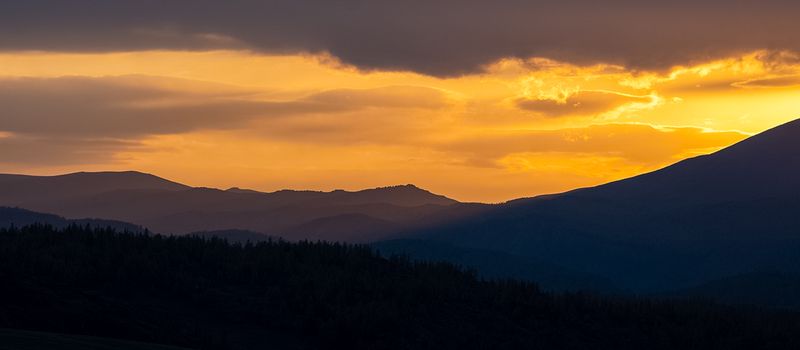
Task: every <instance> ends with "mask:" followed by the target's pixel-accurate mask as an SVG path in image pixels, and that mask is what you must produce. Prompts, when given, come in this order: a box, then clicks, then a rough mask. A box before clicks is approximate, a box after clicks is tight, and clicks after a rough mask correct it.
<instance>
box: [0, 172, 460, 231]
mask: <svg viewBox="0 0 800 350" xmlns="http://www.w3.org/2000/svg"><path fill="white" fill-rule="evenodd" d="M0 205H6V206H15V207H22V208H27V209H31V210H35V211H42V212H50V213H55V214H58V215H62V216H65V217H70V218H75V217H102V218H107V219H113V220H120V221H126V222H134V223H136V224H140V225H143V226H145V227H148V228H150V229H151V230H153V231H155V232H162V233H175V234H185V233H191V232H197V231H218V230H231V229H238V230H248V231H254V232H258V233H263V234H268V235H271V236H281V237H284V238H286V239H292V240H298V239H324V240H346V241H351V242H366V241H374V240H380V239H385V238H387V237H391V236H392V235H393V234H394V233H396V232H398V231H400V230H402V229H408V228H410V227H412V226H418V225H420V224H422V223H427V222H438V221H437V220H440V219H438V218H440V217H441V218H442V220H444V219H450V218H453V217H460V216H461V215H462V214H460V213H461V212H462V210H461V209H460V208H461V207H462V206H461V205H459V203H458V202H456V201H454V200H452V199H449V198H446V197H444V196H440V195H436V194H433V193H430V192H428V191H426V190H423V189H420V188H417V187H415V186H413V185H403V186H393V187H383V188H376V189H369V190H363V191H356V192H350V191H343V190H336V191H331V192H319V191H292V190H283V191H277V192H271V193H264V192H258V191H253V190H245V189H240V188H231V189H228V190H219V189H213V188H201V187H198V188H193V187H189V186H186V185H182V184H178V183H175V182H172V181H169V180H165V179H162V178H159V177H156V176H153V175H149V174H143V173H137V172H119V173H113V172H104V173H75V174H68V175H61V176H25V175H0ZM463 207H464V210H463V212H464V213H465V214H467V213H471V212H473V211H474V208H475V205H464V206H463ZM440 214H441V215H440Z"/></svg>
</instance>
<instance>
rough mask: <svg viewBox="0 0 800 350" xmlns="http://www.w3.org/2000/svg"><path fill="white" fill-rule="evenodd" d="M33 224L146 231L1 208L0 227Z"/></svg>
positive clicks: (113, 222) (126, 225)
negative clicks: (74, 225)
mask: <svg viewBox="0 0 800 350" xmlns="http://www.w3.org/2000/svg"><path fill="white" fill-rule="evenodd" d="M32 224H44V225H50V226H53V227H56V228H63V227H67V226H69V225H71V224H76V225H80V226H86V225H89V226H92V227H98V228H109V227H110V228H113V229H116V230H120V231H128V232H142V231H144V229H143V228H142V227H140V226H138V225H134V224H129V223H127V222H122V221H116V220H104V219H71V220H70V219H65V218H63V217H60V216H58V215H53V214H44V213H37V212H34V211H30V210H25V209H21V208H9V207H0V227H2V228H7V227H11V226H16V227H22V226H28V225H32Z"/></svg>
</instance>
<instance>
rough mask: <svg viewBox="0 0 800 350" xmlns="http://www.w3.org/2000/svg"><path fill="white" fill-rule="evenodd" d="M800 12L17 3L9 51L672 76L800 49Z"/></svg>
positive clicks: (618, 3) (714, 2)
mask: <svg viewBox="0 0 800 350" xmlns="http://www.w3.org/2000/svg"><path fill="white" fill-rule="evenodd" d="M798 12H800V3H798V2H797V1H794V0H741V1H729V0H673V1H643V0H608V1H593V0H560V1H545V0H498V1H486V0H408V1H396V0H227V1H218V0H137V1H106V0H70V1H63V0H7V1H2V2H0V49H5V50H60V51H64V50H66V51H115V50H140V49H209V48H249V49H253V50H257V51H262V52H271V53H298V52H305V53H321V52H330V53H331V54H333V55H334V56H335V57H338V58H339V59H341V60H342V61H343V62H344V63H347V64H352V65H355V66H358V67H360V68H364V69H393V70H413V71H417V72H423V73H428V74H433V75H458V74H463V73H470V72H476V71H479V70H480V68H481V66H482V65H484V64H486V63H490V62H492V61H494V60H496V59H498V58H502V57H520V58H527V57H532V56H540V57H548V58H553V59H558V60H565V61H569V62H573V63H578V64H584V63H596V62H606V63H614V64H622V65H626V66H629V67H632V68H637V69H663V68H668V67H670V66H672V65H675V64H686V63H690V62H695V61H704V60H708V59H712V58H718V57H722V56H726V55H731V54H737V53H742V52H745V51H751V50H756V49H772V50H789V51H798V50H799V49H800V41H798V40H797V35H796V33H798V32H800V21H797V13H798Z"/></svg>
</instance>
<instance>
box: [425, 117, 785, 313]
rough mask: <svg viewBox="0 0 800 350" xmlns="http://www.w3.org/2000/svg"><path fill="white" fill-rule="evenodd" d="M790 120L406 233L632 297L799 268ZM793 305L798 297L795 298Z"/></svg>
mask: <svg viewBox="0 0 800 350" xmlns="http://www.w3.org/2000/svg"><path fill="white" fill-rule="evenodd" d="M798 213H800V121H793V122H790V123H787V124H784V125H782V126H779V127H776V128H773V129H770V130H768V131H765V132H764V133H761V134H758V135H756V136H753V137H751V138H749V139H747V140H745V141H742V142H740V143H737V144H736V145H733V146H731V147H729V148H726V149H724V150H721V151H719V152H716V153H714V154H710V155H707V156H700V157H695V158H692V159H687V160H684V161H681V162H679V163H676V164H674V165H672V166H669V167H666V168H664V169H661V170H658V171H655V172H652V173H648V174H644V175H640V176H636V177H633V178H630V179H625V180H621V181H617V182H613V183H609V184H606V185H601V186H597V187H593V188H584V189H578V190H574V191H570V192H566V193H562V194H555V195H548V196H541V197H536V198H530V199H524V200H517V201H512V202H509V203H507V204H505V205H501V206H498V207H496V208H495V209H493V210H489V211H487V212H484V213H481V214H479V215H477V216H474V217H469V218H466V219H463V220H460V221H458V222H453V223H448V224H446V225H442V226H437V227H432V228H427V229H425V230H422V231H421V232H419V235H417V236H416V237H419V238H425V239H435V240H444V241H447V242H450V243H453V244H457V245H463V246H467V247H478V248H487V249H494V250H500V251H504V252H508V253H513V254H517V255H527V256H531V257H535V258H539V259H542V260H545V261H551V262H552V263H554V264H557V265H561V266H564V267H565V268H569V269H571V270H576V271H583V272H587V273H590V274H593V275H598V276H601V277H604V278H609V279H611V280H612V281H613V282H614V283H615V284H616V285H618V286H620V287H621V288H628V289H632V290H638V291H653V290H660V291H666V290H673V289H676V288H684V287H687V288H688V287H690V286H692V285H698V284H701V283H704V282H708V281H711V280H715V279H720V278H723V277H725V276H731V275H736V274H739V273H744V272H747V271H752V270H754V269H762V268H767V269H776V270H779V271H786V272H791V273H798V272H800V264H798V263H797V262H798V261H800V231H798V230H797V228H798V227H800V215H798ZM798 299H800V296H798Z"/></svg>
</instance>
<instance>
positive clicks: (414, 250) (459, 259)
mask: <svg viewBox="0 0 800 350" xmlns="http://www.w3.org/2000/svg"><path fill="white" fill-rule="evenodd" d="M370 246H372V247H373V248H375V249H377V250H378V251H379V252H380V254H381V255H383V256H387V257H389V256H392V255H399V256H405V257H408V258H411V259H414V260H422V261H446V262H449V263H452V264H455V265H458V266H463V267H466V268H470V269H474V270H475V271H477V272H478V275H479V276H481V277H482V278H487V279H507V278H513V279H517V280H523V281H531V282H535V283H537V284H538V285H539V286H541V287H542V288H544V289H546V290H552V291H594V292H601V293H615V294H616V293H618V292H619V291H618V290H617V289H616V288H614V287H613V286H612V285H610V283H609V282H608V281H604V280H602V279H600V278H598V277H596V276H591V275H589V274H585V273H580V272H575V271H569V270H567V269H564V268H562V267H560V266H557V265H555V264H551V263H549V262H546V261H541V260H538V259H535V258H531V257H525V256H519V255H513V254H508V253H503V252H496V251H491V250H484V249H477V248H463V247H457V246H454V245H452V244H448V243H444V242H437V241H425V240H411V239H397V240H389V241H381V242H376V243H373V244H370Z"/></svg>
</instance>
